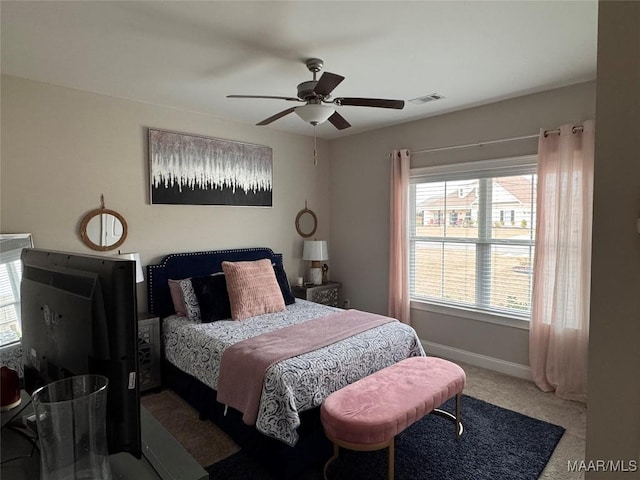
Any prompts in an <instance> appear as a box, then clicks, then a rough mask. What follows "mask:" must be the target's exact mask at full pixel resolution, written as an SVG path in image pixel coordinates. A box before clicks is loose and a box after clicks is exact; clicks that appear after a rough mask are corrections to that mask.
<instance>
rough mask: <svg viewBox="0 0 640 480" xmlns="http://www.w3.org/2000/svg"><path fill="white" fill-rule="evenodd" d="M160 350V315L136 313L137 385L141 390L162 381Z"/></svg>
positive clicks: (157, 385)
mask: <svg viewBox="0 0 640 480" xmlns="http://www.w3.org/2000/svg"><path fill="white" fill-rule="evenodd" d="M160 351H161V350H160V317H156V316H155V315H151V314H148V313H138V385H139V386H140V391H141V392H143V391H145V390H149V389H150V388H155V387H159V386H160V385H161V383H162V381H161V380H162V379H161V373H160V372H161V365H160Z"/></svg>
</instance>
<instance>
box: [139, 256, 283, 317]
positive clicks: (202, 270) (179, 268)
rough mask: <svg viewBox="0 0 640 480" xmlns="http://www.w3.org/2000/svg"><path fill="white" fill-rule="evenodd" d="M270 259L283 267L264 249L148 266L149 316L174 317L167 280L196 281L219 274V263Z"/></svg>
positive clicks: (167, 259) (174, 258)
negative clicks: (204, 276) (192, 279)
mask: <svg viewBox="0 0 640 480" xmlns="http://www.w3.org/2000/svg"><path fill="white" fill-rule="evenodd" d="M263 258H269V259H271V261H272V262H274V263H280V264H281V263H282V254H281V253H273V250H271V249H270V248H267V247H257V248H238V249H232V250H212V251H208V252H188V253H171V254H169V255H167V256H166V257H164V258H163V259H162V261H161V262H160V263H159V264H157V265H147V300H148V302H149V312H151V313H153V314H155V315H158V316H159V317H160V318H162V317H166V316H167V315H171V314H172V313H174V308H173V302H172V301H171V294H170V293H169V283H168V280H169V279H172V280H180V279H183V278H188V277H199V276H202V275H209V274H211V273H216V272H221V271H222V262H223V261H228V262H241V261H247V260H260V259H263Z"/></svg>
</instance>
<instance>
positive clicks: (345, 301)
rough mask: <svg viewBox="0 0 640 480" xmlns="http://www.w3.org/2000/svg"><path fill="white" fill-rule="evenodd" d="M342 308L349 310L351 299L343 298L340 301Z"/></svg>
mask: <svg viewBox="0 0 640 480" xmlns="http://www.w3.org/2000/svg"><path fill="white" fill-rule="evenodd" d="M342 308H344V309H345V310H349V309H350V308H351V300H349V299H348V298H345V299H344V301H343V302H342Z"/></svg>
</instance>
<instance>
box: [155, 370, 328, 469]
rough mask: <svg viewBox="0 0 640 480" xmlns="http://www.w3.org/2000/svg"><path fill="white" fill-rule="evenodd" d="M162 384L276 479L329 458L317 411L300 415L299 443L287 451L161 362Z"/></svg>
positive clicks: (197, 383)
mask: <svg viewBox="0 0 640 480" xmlns="http://www.w3.org/2000/svg"><path fill="white" fill-rule="evenodd" d="M162 373H163V375H162V383H163V385H164V386H165V387H167V388H170V389H171V390H173V391H175V392H176V393H177V394H178V395H180V396H181V397H182V398H183V399H184V400H185V401H186V402H187V403H189V404H190V405H191V406H192V407H193V408H195V409H196V410H197V411H198V412H199V415H200V419H201V420H211V421H212V422H213V423H215V424H216V425H217V426H219V427H220V428H221V429H222V430H223V431H224V432H225V433H226V434H227V435H229V436H230V437H231V438H232V439H233V441H234V442H236V443H237V444H238V445H239V446H240V447H241V448H242V449H243V450H244V451H245V452H246V453H248V454H249V455H251V456H253V457H254V458H256V459H257V460H259V461H260V462H261V463H262V464H263V465H265V466H266V467H267V468H268V469H269V470H270V471H271V472H272V473H273V474H274V476H276V477H277V478H281V479H296V478H300V474H301V473H302V472H304V471H305V470H307V469H309V468H313V467H315V466H320V465H322V464H324V462H326V460H327V459H328V458H329V457H330V456H331V453H332V446H331V442H330V441H329V440H328V439H327V437H326V436H325V435H324V431H323V429H322V424H321V422H320V408H313V409H311V410H307V411H305V412H302V413H301V414H300V427H298V434H299V436H300V438H299V440H298V443H296V445H295V446H293V447H290V446H288V445H286V444H285V443H283V442H281V441H280V440H276V439H275V438H271V437H267V436H266V435H263V434H262V433H260V432H259V431H258V430H256V428H255V427H252V426H249V425H246V424H245V423H244V422H243V421H242V413H240V412H239V411H237V410H235V409H233V408H228V409H227V414H226V415H225V414H224V405H222V404H220V403H218V402H217V401H216V391H215V390H213V389H211V388H210V387H208V386H207V385H205V384H204V383H202V382H201V381H200V380H198V379H196V378H194V377H192V376H191V375H189V374H187V373H184V372H183V371H181V370H179V369H178V368H176V367H175V366H174V365H172V364H171V363H169V362H168V361H166V360H163V372H162Z"/></svg>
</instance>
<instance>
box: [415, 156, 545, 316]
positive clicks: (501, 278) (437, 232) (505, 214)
mask: <svg viewBox="0 0 640 480" xmlns="http://www.w3.org/2000/svg"><path fill="white" fill-rule="evenodd" d="M535 161H536V158H535V157H518V158H515V159H507V160H494V161H481V162H473V163H466V164H459V165H454V166H446V167H432V168H426V169H414V170H412V173H411V190H410V198H411V203H410V205H411V209H410V212H411V219H410V222H409V223H410V229H411V231H410V235H409V238H410V262H411V265H410V280H409V282H410V292H411V299H412V300H413V301H422V302H427V303H431V304H439V305H443V306H447V307H452V308H464V309H467V310H468V309H471V310H476V311H479V312H483V313H489V314H492V315H496V314H497V315H500V316H507V317H513V318H518V319H523V320H528V319H529V318H530V314H531V287H532V283H533V281H532V280H533V278H532V271H533V257H534V250H535V245H534V240H535V217H536V212H535V208H536V180H537V179H536V173H535V172H536V165H535ZM442 216H444V217H445V218H448V219H449V222H441V221H440V219H441V218H442Z"/></svg>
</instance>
